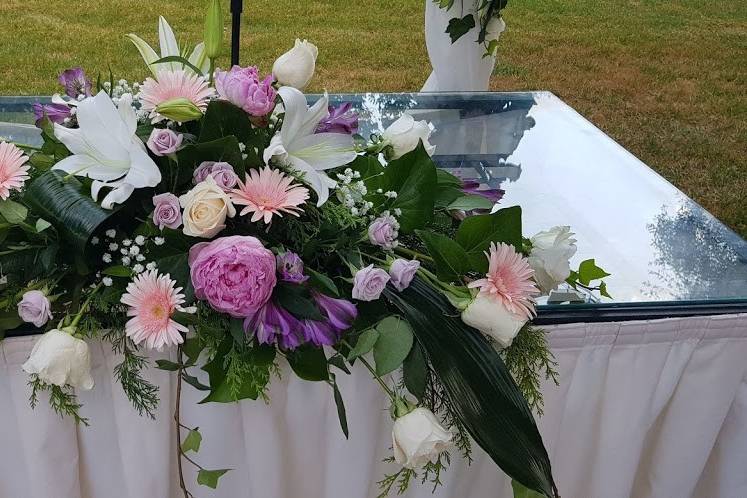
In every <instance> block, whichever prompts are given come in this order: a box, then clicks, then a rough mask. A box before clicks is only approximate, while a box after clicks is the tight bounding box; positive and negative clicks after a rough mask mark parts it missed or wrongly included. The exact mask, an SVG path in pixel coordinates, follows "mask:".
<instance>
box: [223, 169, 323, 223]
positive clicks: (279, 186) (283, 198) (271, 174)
mask: <svg viewBox="0 0 747 498" xmlns="http://www.w3.org/2000/svg"><path fill="white" fill-rule="evenodd" d="M292 182H293V178H292V177H290V176H288V175H285V174H284V173H283V172H282V171H278V170H275V169H272V168H270V167H269V166H267V167H265V168H263V169H261V170H259V171H258V170H256V169H253V170H251V174H250V173H247V174H246V183H242V182H241V181H239V187H238V188H235V189H233V190H232V191H231V201H232V202H233V203H234V204H238V205H241V206H246V207H245V208H244V209H243V210H242V211H241V212H240V213H239V215H240V216H243V215H245V214H247V213H252V212H253V213H254V214H253V215H252V221H259V220H261V219H263V218H264V221H265V223H270V221H271V220H272V215H274V214H276V215H278V216H283V215H282V213H288V214H292V215H293V216H298V213H299V212H303V209H301V208H299V207H298V206H299V205H300V204H303V203H304V202H305V201H306V199H308V198H309V191H308V190H307V189H306V188H305V187H302V186H300V185H298V184H295V183H292Z"/></svg>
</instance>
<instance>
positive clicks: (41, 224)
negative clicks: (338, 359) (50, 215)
mask: <svg viewBox="0 0 747 498" xmlns="http://www.w3.org/2000/svg"><path fill="white" fill-rule="evenodd" d="M51 226H52V224H51V223H50V222H48V221H47V220H45V219H43V218H39V219H38V220H36V225H35V228H36V233H42V232H43V231H44V230H46V229H47V228H49V227H51Z"/></svg>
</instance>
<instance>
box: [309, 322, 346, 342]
mask: <svg viewBox="0 0 747 498" xmlns="http://www.w3.org/2000/svg"><path fill="white" fill-rule="evenodd" d="M301 330H302V331H303V336H304V340H305V341H306V342H310V343H312V344H314V345H315V346H333V345H335V344H336V343H337V341H339V340H340V332H339V331H338V330H337V329H335V328H334V327H332V325H331V324H330V323H329V322H320V321H317V320H304V321H303V325H302V329H301Z"/></svg>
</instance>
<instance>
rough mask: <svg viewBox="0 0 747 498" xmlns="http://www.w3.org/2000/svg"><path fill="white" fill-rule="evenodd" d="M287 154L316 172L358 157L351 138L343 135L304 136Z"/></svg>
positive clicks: (297, 140) (296, 141)
mask: <svg viewBox="0 0 747 498" xmlns="http://www.w3.org/2000/svg"><path fill="white" fill-rule="evenodd" d="M288 153H289V154H290V155H292V156H295V157H298V158H300V159H303V160H304V161H306V162H307V163H309V164H310V165H311V166H312V167H313V168H314V169H317V170H325V169H330V168H337V167H338V166H342V165H343V164H347V163H350V162H352V161H354V160H355V158H356V157H358V154H356V152H355V150H354V148H353V139H352V137H351V136H350V135H346V134H343V133H317V134H313V135H306V136H305V137H301V138H298V139H296V140H295V141H294V142H293V148H292V149H291V150H289V151H288Z"/></svg>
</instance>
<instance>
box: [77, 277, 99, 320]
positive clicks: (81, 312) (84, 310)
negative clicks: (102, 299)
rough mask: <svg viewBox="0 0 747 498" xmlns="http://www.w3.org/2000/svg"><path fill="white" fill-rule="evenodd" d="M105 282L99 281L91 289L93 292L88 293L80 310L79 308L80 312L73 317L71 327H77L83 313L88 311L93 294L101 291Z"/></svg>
mask: <svg viewBox="0 0 747 498" xmlns="http://www.w3.org/2000/svg"><path fill="white" fill-rule="evenodd" d="M102 285H103V284H101V283H99V284H98V285H97V286H96V287H94V289H93V290H92V291H91V293H90V294H89V295H88V297H87V298H86V300H85V301H84V302H83V304H82V305H81V307H80V310H78V313H77V314H76V315H75V316H74V317H73V321H72V322H70V326H71V327H73V328H74V327H77V326H78V323H79V322H80V319H81V318H83V313H85V312H86V310H87V309H88V305H89V304H91V300H92V299H93V296H94V295H96V293H97V292H98V291H99V289H100V288H101V286H102Z"/></svg>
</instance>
